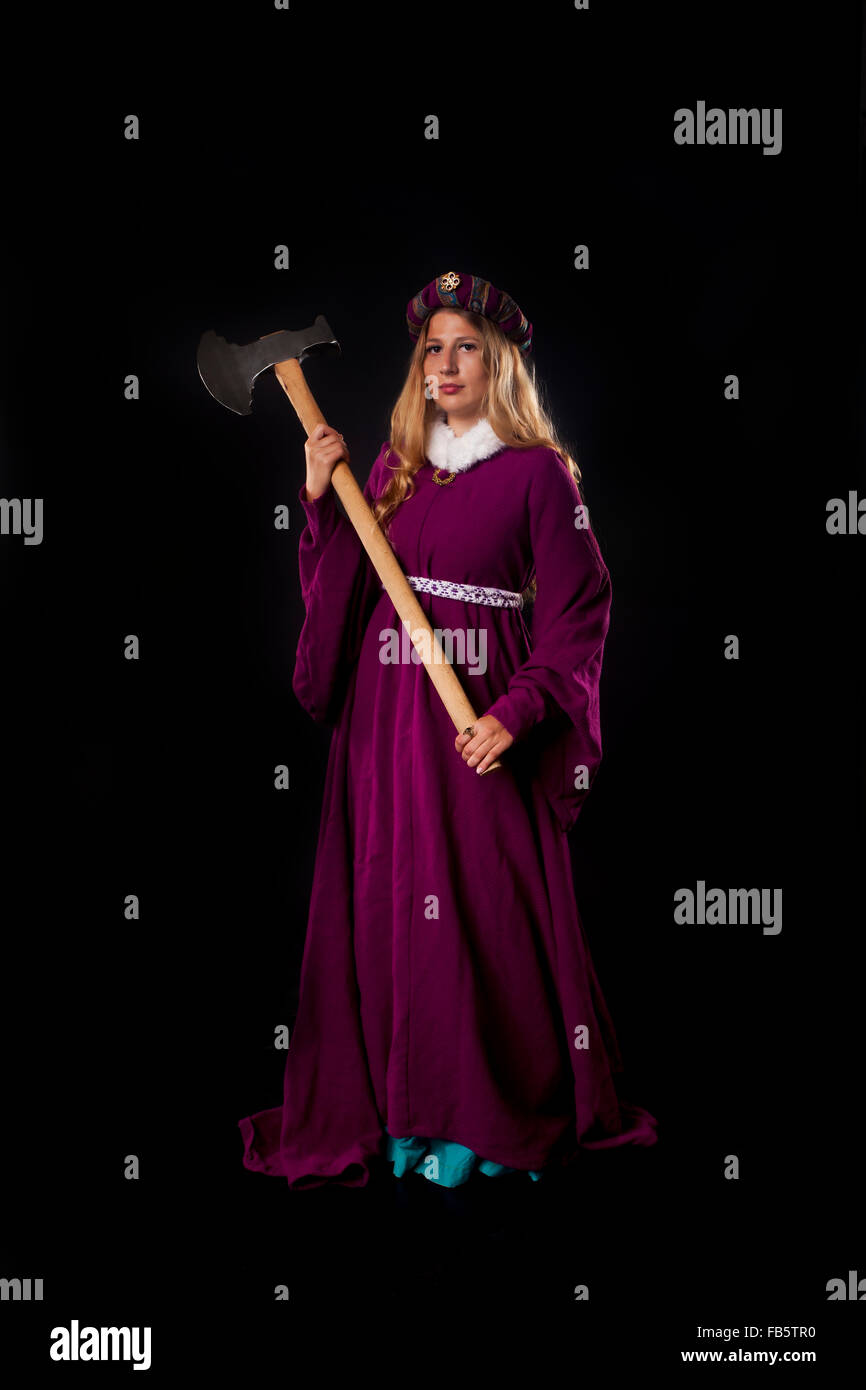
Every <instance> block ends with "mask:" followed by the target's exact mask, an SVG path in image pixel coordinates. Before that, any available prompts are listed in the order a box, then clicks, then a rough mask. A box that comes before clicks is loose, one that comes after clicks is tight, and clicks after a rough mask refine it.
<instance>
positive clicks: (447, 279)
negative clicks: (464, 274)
mask: <svg viewBox="0 0 866 1390" xmlns="http://www.w3.org/2000/svg"><path fill="white" fill-rule="evenodd" d="M439 284H440V288H441V289H443V290H456V288H457V286H458V285H459V284H460V276H459V275H458V274H457V271H456V270H449V271H448V273H447V275H443V276H442V279H441V280H440V281H439Z"/></svg>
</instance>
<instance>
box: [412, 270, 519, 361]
mask: <svg viewBox="0 0 866 1390" xmlns="http://www.w3.org/2000/svg"><path fill="white" fill-rule="evenodd" d="M437 309H471V310H472V311H473V312H474V313H476V314H483V315H484V317H485V318H486V319H491V320H492V321H493V323H495V324H496V326H497V328H499V329H501V331H502V332H503V333H504V334H505V336H506V337H507V338H510V339H511V341H512V342H514V343H516V344H517V346H518V347H519V349H520V351H521V352H522V353H523V354H524V355H525V354H527V353H528V352H530V351H531V349H532V324H531V323H530V322H529V320H528V319H527V317H526V315H525V314H524V313H522V312H521V310H520V309H519V308H518V306H517V305H516V304H515V302H514V300H513V299H512V298H511V296H510V295H508V294H505V292H504V291H503V290H498V289H497V288H496V286H495V285H491V283H490V281H489V280H482V279H481V278H480V276H478V275H461V274H459V272H458V271H456V270H449V271H447V272H446V273H445V274H444V275H437V277H436V279H435V280H431V281H430V284H429V285H425V286H424V288H423V290H420V291H419V292H418V294H416V295H415V297H414V298H413V299H410V300H409V303H408V304H407V305H406V326H407V328H408V329H409V337H410V338H411V339H412V342H413V343H416V342H417V341H418V337H419V334H420V332H421V329H422V328H423V327H424V324H425V322H426V321H427V319H428V318H429V317H430V315H431V314H432V313H435V311H436V310H437Z"/></svg>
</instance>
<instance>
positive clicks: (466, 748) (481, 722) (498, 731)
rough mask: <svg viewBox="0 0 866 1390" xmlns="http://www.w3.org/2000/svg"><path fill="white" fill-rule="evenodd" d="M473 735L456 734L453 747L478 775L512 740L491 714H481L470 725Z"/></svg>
mask: <svg viewBox="0 0 866 1390" xmlns="http://www.w3.org/2000/svg"><path fill="white" fill-rule="evenodd" d="M472 728H473V729H474V730H475V733H474V734H458V735H457V737H456V738H455V740H454V747H455V748H456V749H457V752H458V753H462V754H463V761H464V762H465V763H468V764H469V766H470V767H474V768H475V771H476V772H477V773H478V774H479V776H480V774H481V773H482V772H486V771H487V769H488V767H489V766H490V764H491V763H492V762H495V761H496V759H497V758H498V757H499V754H500V753H504V752H505V750H506V748H510V747H511V745H512V743H513V742H514V739H513V738H512V737H511V734H510V733H509V732H508V730H507V729H506V727H505V725H504V724H500V722H499V720H498V719H494V717H493V715H492V714H483V715H482V716H481V718H480V719H476V721H475V723H474V724H473V725H472Z"/></svg>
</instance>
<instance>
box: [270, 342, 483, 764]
mask: <svg viewBox="0 0 866 1390" xmlns="http://www.w3.org/2000/svg"><path fill="white" fill-rule="evenodd" d="M274 371H275V372H276V375H277V380H278V381H279V383H280V385H281V386H282V388H283V390H284V391H285V393H286V395H287V396H288V398H289V400H290V401H291V403H292V405H293V406H294V407H295V411H296V412H297V415H298V419H299V420H300V422H301V424H302V425H303V427H304V429H305V430H306V432H307V435H308V436H309V435H311V434H312V433H313V430H314V429H315V428H316V426H317V425H324V424H325V423H326V421H325V417H324V415H323V414H322V412H321V410H320V409H319V407H318V406H317V405H316V402H315V399H314V397H313V394H312V392H311V390H310V388H309V386H308V385H307V382H306V378H305V377H304V373H303V372H302V371H301V366H300V363H299V362H298V360H297V358H294V357H292V358H290V359H289V360H288V361H287V362H277V363H276V365H275V366H274ZM331 482H332V484H333V486H334V487H335V488H336V491H337V496H338V497H339V498H340V501H341V502H342V503H343V506H344V507H345V508H346V514H347V516H348V518H349V520H350V521H351V523H352V525H353V526H354V528H355V530H356V531H357V533H358V535H359V537H360V539H361V544H362V545H363V547H364V549H365V550H366V552H367V554H368V555H369V557H370V559H371V560H372V562H373V566H374V568H375V570H376V573H377V574H378V576H379V578H380V579H381V580H382V583H383V584H384V586H385V590H386V592H387V594H388V597H389V598H390V599H391V602H392V603H393V605H394V607H395V609H396V610H397V616H398V617H399V619H400V621H401V622H402V623H403V625H404V626H405V628H406V630H407V632H408V633H409V637H410V639H411V642H412V645H413V646H414V648H415V650H416V651H417V653H418V655H419V656H420V658H421V660H422V661H423V663H424V666H425V669H426V671H427V674H428V676H429V677H430V679H431V681H432V682H433V684H434V686H435V687H436V690H437V692H438V694H439V696H440V697H441V700H442V703H443V705H444V706H445V708H446V710H447V711H448V715H449V718H450V719H451V722H452V723H453V725H454V727H455V729H457V730H458V732H460V733H462V732H463V731H464V730H465V729H467V728H468V727H469V725H470V724H474V723H475V720H476V718H477V716H476V714H475V711H474V710H473V708H472V705H471V704H470V703H469V700H468V698H467V695H466V692H465V691H464V689H463V687H462V685H461V684H460V681H459V680H458V679H457V675H456V673H455V671H454V667H453V666H452V665H451V663H450V662H449V661H448V659H447V657H446V656H445V653H444V652H443V651H442V648H441V646H440V645H439V642H438V640H437V638H436V635H435V633H434V632H433V629H432V627H431V626H430V624H429V622H428V621H427V617H426V614H425V613H424V610H423V608H422V607H421V605H420V603H419V602H418V600H417V598H416V597H415V594H414V592H413V590H412V589H411V588H410V586H409V584H408V583H407V580H406V576H405V574H404V573H403V571H402V569H401V568H400V565H399V562H398V560H397V557H396V555H395V554H394V552H393V550H392V549H391V546H390V545H389V544H388V540H387V538H386V536H385V533H384V531H383V530H382V528H381V527H380V526H379V523H378V522H377V520H376V518H375V517H374V515H373V511H372V508H371V507H370V506H369V504H368V502H367V499H366V497H365V496H364V494H363V492H362V491H361V489H360V488H359V487H358V484H357V482H356V480H355V476H354V474H353V473H352V470H351V469H350V468H349V465H348V463H346V461H345V459H342V460H341V461H340V462H339V463H338V464H337V465H336V467H335V468H334V471H333V473H332V474H331ZM501 766H502V764H501V762H499V760H498V759H496V761H495V762H492V763H490V765H489V766H488V768H487V771H486V772H484V773H482V774H481V775H482V776H486V775H487V772H492V771H493V769H494V768H497V767H501Z"/></svg>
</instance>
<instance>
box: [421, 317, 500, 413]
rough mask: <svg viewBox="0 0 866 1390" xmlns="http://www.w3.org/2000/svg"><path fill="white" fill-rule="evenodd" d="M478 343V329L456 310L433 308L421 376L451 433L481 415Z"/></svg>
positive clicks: (482, 372) (483, 382)
mask: <svg viewBox="0 0 866 1390" xmlns="http://www.w3.org/2000/svg"><path fill="white" fill-rule="evenodd" d="M481 347H482V339H481V334H480V333H479V332H478V329H477V328H475V326H474V325H473V324H472V323H470V322H469V320H468V319H464V318H463V317H462V316H461V315H460V314H454V313H452V312H451V310H450V309H437V310H436V313H435V314H433V315H431V317H430V318H429V319H428V322H427V350H426V352H425V355H424V376H425V378H426V380H427V382H428V383H429V385H430V391H431V394H432V396H433V398H434V400H437V401H438V402H439V405H440V406H441V407H442V409H443V410H444V411H445V412H446V414H447V416H448V424H449V425H450V427H451V428H452V429H453V430H454V433H455V434H462V433H463V431H464V430H466V429H469V428H470V427H471V426H472V425H474V424H475V423H476V421H477V420H479V419H480V418H481V402H482V401H483V399H484V392H485V391H486V390H487V378H488V373H487V369H486V368H485V366H484V363H483V361H482V357H481ZM431 379H432V380H431ZM449 387H457V388H459V389H457V390H449V389H448V388H449Z"/></svg>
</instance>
